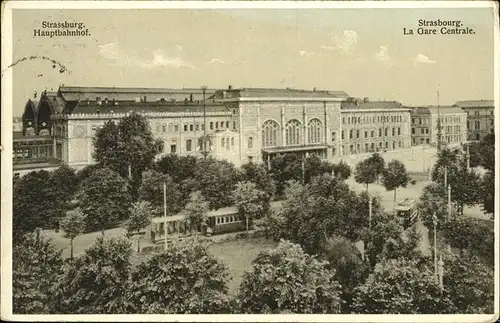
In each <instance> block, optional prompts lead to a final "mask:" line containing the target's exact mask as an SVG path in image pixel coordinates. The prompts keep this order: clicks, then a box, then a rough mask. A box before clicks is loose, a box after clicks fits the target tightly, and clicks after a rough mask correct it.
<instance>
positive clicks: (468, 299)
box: [441, 250, 495, 314]
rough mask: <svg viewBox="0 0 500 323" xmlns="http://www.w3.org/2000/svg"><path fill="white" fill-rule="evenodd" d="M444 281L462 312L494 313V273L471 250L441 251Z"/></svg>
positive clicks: (459, 311) (459, 310) (458, 309)
mask: <svg viewBox="0 0 500 323" xmlns="http://www.w3.org/2000/svg"><path fill="white" fill-rule="evenodd" d="M441 255H442V257H443V258H442V259H443V269H444V274H443V285H444V287H445V289H446V290H447V291H448V293H449V295H450V298H451V300H452V302H453V304H454V305H455V306H456V307H457V312H458V313H463V314H482V313H493V311H494V309H493V305H494V295H495V293H494V285H495V284H494V281H495V279H494V273H493V271H494V270H493V268H492V267H488V266H486V265H485V264H484V263H483V262H482V261H481V260H480V259H479V258H478V257H477V256H476V255H474V254H473V253H471V252H469V251H467V250H459V251H458V252H449V251H446V250H442V251H441Z"/></svg>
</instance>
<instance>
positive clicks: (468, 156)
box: [466, 142, 470, 170]
mask: <svg viewBox="0 0 500 323" xmlns="http://www.w3.org/2000/svg"><path fill="white" fill-rule="evenodd" d="M466 156H467V170H470V151H469V143H468V142H467V155H466Z"/></svg>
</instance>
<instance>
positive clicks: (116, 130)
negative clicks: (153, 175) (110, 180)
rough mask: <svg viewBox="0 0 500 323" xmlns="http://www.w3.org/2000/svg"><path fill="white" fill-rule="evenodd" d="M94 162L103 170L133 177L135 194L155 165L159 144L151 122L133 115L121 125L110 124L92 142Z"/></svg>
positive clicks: (123, 120) (124, 119) (98, 132)
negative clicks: (145, 174) (144, 175)
mask: <svg viewBox="0 0 500 323" xmlns="http://www.w3.org/2000/svg"><path fill="white" fill-rule="evenodd" d="M93 143H94V153H93V157H94V158H95V160H96V161H97V162H98V163H99V164H100V165H102V166H104V167H109V168H111V169H113V170H114V171H116V172H118V174H120V175H121V176H122V177H127V176H128V172H129V167H130V170H131V175H132V181H131V184H132V193H133V195H135V191H136V189H138V187H139V186H140V182H141V180H142V178H141V176H142V172H143V171H145V170H147V169H149V168H150V167H152V166H153V161H154V158H155V156H156V154H157V149H158V142H157V141H156V140H155V139H154V138H153V134H152V132H151V129H150V126H149V122H148V120H147V119H146V118H145V117H144V116H142V115H140V114H138V113H135V112H134V113H131V114H129V115H128V116H126V117H124V118H122V119H121V120H120V122H119V123H118V124H114V122H113V121H108V122H107V123H106V124H105V125H104V127H102V128H101V129H99V130H98V131H97V133H96V135H95V137H94V139H93Z"/></svg>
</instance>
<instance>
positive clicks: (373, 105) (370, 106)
mask: <svg viewBox="0 0 500 323" xmlns="http://www.w3.org/2000/svg"><path fill="white" fill-rule="evenodd" d="M341 107H342V110H356V109H359V110H381V109H405V107H403V105H402V104H401V103H399V102H397V101H354V102H353V101H349V102H342V106H341Z"/></svg>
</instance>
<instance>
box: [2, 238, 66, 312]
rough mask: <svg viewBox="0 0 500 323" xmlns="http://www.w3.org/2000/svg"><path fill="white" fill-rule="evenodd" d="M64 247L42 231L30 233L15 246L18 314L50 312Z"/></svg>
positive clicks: (14, 289)
mask: <svg viewBox="0 0 500 323" xmlns="http://www.w3.org/2000/svg"><path fill="white" fill-rule="evenodd" d="M62 264H63V260H62V257H61V250H58V249H56V247H55V246H54V244H53V242H52V241H51V240H50V239H46V238H43V237H42V236H41V235H40V231H39V230H36V231H35V232H32V233H29V234H26V235H24V236H22V238H20V240H18V241H16V243H14V244H13V248H12V306H13V308H12V311H13V313H14V314H49V313H50V312H51V308H50V305H49V298H50V291H48V290H49V288H50V286H52V285H53V284H55V282H56V281H57V280H58V275H59V274H60V272H61V266H62Z"/></svg>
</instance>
